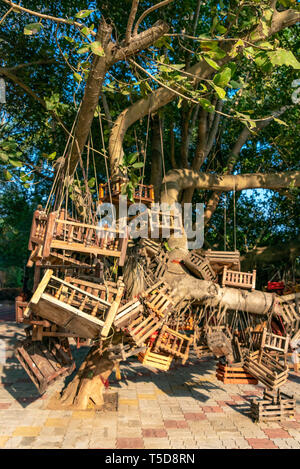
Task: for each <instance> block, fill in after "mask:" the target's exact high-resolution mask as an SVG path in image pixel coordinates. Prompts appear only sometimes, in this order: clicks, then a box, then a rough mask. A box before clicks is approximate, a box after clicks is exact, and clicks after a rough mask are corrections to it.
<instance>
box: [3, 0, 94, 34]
mask: <svg viewBox="0 0 300 469" xmlns="http://www.w3.org/2000/svg"><path fill="white" fill-rule="evenodd" d="M2 2H4V3H6V4H7V5H9V6H10V7H12V8H13V9H14V10H18V11H21V12H23V13H28V14H30V15H33V16H36V17H38V18H42V19H44V20H50V21H55V22H56V23H63V24H68V25H70V24H71V25H73V26H77V27H78V28H83V27H84V24H82V23H78V22H77V21H74V22H72V23H70V20H66V19H64V18H56V17H55V16H50V15H45V14H43V13H38V12H36V11H33V10H29V9H28V8H24V7H21V6H20V5H17V4H16V3H13V2H11V1H10V0H2ZM90 34H91V35H93V36H96V33H95V32H94V31H91V33H90Z"/></svg>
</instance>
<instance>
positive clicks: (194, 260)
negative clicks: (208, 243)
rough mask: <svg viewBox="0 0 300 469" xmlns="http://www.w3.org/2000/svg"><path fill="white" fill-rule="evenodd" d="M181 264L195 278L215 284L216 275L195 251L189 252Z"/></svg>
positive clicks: (208, 263) (206, 261)
mask: <svg viewBox="0 0 300 469" xmlns="http://www.w3.org/2000/svg"><path fill="white" fill-rule="evenodd" d="M183 263H184V265H185V266H186V267H187V268H188V269H189V270H190V271H191V272H193V274H194V275H196V277H199V278H201V279H203V280H208V281H212V282H216V280H217V275H216V273H215V271H214V270H213V268H212V267H211V265H210V262H209V261H208V260H206V259H205V258H204V257H203V256H201V255H200V254H197V253H196V252H195V251H190V252H189V254H188V256H187V257H186V258H185V259H184V260H183Z"/></svg>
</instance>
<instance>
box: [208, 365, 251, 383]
mask: <svg viewBox="0 0 300 469" xmlns="http://www.w3.org/2000/svg"><path fill="white" fill-rule="evenodd" d="M216 376H217V379H218V380H219V381H222V382H223V383H224V384H257V383H258V381H257V379H256V378H254V377H253V376H252V375H250V374H249V373H247V372H246V370H245V368H244V367H243V366H236V365H234V364H233V365H231V366H229V365H222V364H221V363H218V365H217V372H216Z"/></svg>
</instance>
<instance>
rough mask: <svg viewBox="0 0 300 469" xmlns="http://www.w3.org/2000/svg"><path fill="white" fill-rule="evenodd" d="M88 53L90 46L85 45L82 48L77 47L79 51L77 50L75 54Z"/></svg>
mask: <svg viewBox="0 0 300 469" xmlns="http://www.w3.org/2000/svg"><path fill="white" fill-rule="evenodd" d="M89 51H90V46H89V44H87V45H84V46H82V47H79V49H77V54H86V53H87V52H89Z"/></svg>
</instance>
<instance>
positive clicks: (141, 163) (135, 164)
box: [132, 161, 144, 169]
mask: <svg viewBox="0 0 300 469" xmlns="http://www.w3.org/2000/svg"><path fill="white" fill-rule="evenodd" d="M143 166H144V163H143V162H142V161H140V162H138V163H133V165H132V167H133V168H135V169H138V168H143Z"/></svg>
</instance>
